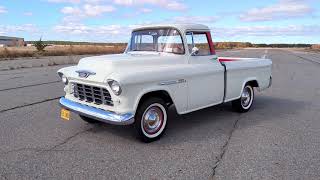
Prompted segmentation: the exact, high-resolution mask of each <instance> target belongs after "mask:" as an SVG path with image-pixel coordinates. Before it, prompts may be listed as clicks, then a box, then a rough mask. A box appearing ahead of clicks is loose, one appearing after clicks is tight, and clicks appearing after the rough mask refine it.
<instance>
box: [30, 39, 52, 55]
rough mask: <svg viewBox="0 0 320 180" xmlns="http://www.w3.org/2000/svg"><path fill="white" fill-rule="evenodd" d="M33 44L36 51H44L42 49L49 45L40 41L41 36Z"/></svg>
mask: <svg viewBox="0 0 320 180" xmlns="http://www.w3.org/2000/svg"><path fill="white" fill-rule="evenodd" d="M33 45H34V46H35V47H36V48H37V51H38V52H44V51H45V50H44V49H45V48H46V47H47V46H49V45H48V44H45V43H44V42H43V41H42V38H40V40H39V41H36V42H34V44H33Z"/></svg>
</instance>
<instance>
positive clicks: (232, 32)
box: [212, 25, 320, 38]
mask: <svg viewBox="0 0 320 180" xmlns="http://www.w3.org/2000/svg"><path fill="white" fill-rule="evenodd" d="M319 28H320V26H319V25H290V26H277V27H275V26H240V27H233V28H212V32H213V34H215V36H218V37H220V38H221V37H248V36H250V37H289V36H301V37H306V36H315V35H317V34H318V33H319V31H318V29H319Z"/></svg>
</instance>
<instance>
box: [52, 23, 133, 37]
mask: <svg viewBox="0 0 320 180" xmlns="http://www.w3.org/2000/svg"><path fill="white" fill-rule="evenodd" d="M53 30H54V31H55V32H58V33H66V34H73V35H90V34H91V35H95V36H96V35H105V36H108V35H128V34H130V31H131V28H130V26H120V25H101V26H87V25H84V24H75V23H69V24H63V25H57V26H55V27H54V28H53Z"/></svg>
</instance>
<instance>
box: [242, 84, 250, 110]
mask: <svg viewBox="0 0 320 180" xmlns="http://www.w3.org/2000/svg"><path fill="white" fill-rule="evenodd" d="M251 95H252V94H251V91H250V88H249V87H245V88H244V89H243V92H242V94H241V104H242V106H243V107H248V106H249V105H250V101H251Z"/></svg>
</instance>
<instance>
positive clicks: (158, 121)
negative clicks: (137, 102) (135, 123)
mask: <svg viewBox="0 0 320 180" xmlns="http://www.w3.org/2000/svg"><path fill="white" fill-rule="evenodd" d="M163 119H164V116H163V112H162V110H161V109H160V108H159V107H157V106H152V107H150V108H149V109H148V110H147V111H146V112H145V113H144V116H143V119H142V120H143V129H144V130H145V132H146V133H148V134H155V133H157V132H158V131H159V129H160V128H161V126H162V123H163Z"/></svg>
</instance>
